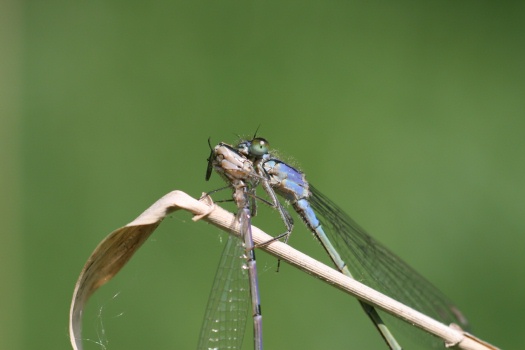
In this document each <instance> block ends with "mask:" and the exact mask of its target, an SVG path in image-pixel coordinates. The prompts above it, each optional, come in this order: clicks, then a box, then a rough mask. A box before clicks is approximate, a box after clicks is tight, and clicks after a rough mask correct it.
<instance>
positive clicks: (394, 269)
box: [310, 185, 468, 329]
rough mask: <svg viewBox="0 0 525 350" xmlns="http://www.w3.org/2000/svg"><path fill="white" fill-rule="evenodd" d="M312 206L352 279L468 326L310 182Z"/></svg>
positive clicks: (420, 278)
mask: <svg viewBox="0 0 525 350" xmlns="http://www.w3.org/2000/svg"><path fill="white" fill-rule="evenodd" d="M310 190H311V191H312V197H311V204H312V209H313V210H314V211H315V212H316V213H317V215H318V219H319V220H320V222H321V224H322V227H323V228H324V231H325V232H326V234H327V236H328V238H329V239H330V240H331V241H332V244H333V245H334V246H335V248H336V250H337V251H338V252H339V254H340V255H341V258H342V259H343V260H344V261H345V262H346V263H347V265H348V268H349V269H350V271H351V272H352V274H353V276H354V278H355V279H356V280H358V281H360V282H362V283H364V284H366V285H368V286H370V287H372V288H374V289H376V290H378V291H380V292H382V293H384V294H386V295H388V296H390V297H392V298H394V299H396V300H397V301H400V302H402V303H403V304H406V305H408V306H410V307H412V308H413V309H416V310H418V311H420V312H422V313H424V314H426V315H428V316H430V317H432V318H435V319H436V320H439V321H441V322H443V323H445V324H450V323H455V324H457V325H459V326H461V328H463V329H468V321H467V319H466V318H465V317H464V316H463V315H462V314H461V312H460V311H459V309H458V308H457V307H456V306H455V305H454V304H453V303H452V302H451V301H450V300H449V299H448V298H447V297H446V296H445V295H444V294H443V293H442V292H440V291H439V290H438V289H437V288H436V287H435V286H433V285H432V284H431V283H430V282H428V281H427V280H426V279H425V278H424V277H423V276H421V275H420V274H419V273H417V272H416V271H415V270H414V269H413V268H412V267H410V266H409V265H408V264H406V263H405V262H404V261H403V260H401V259H400V258H398V257H397V256H396V255H395V254H394V253H392V252H391V251H390V250H388V249H387V248H386V247H384V246H383V245H381V244H380V243H379V242H377V241H376V240H375V239H373V238H372V237H371V236H370V235H369V234H368V233H366V231H365V230H364V229H362V228H361V227H359V225H358V224H357V223H356V222H354V221H353V220H352V219H351V218H350V217H349V216H348V215H347V214H345V213H344V212H343V211H342V210H341V209H340V208H339V207H338V206H337V205H336V204H334V203H333V202H332V201H331V200H330V199H328V198H327V197H326V196H324V195H323V194H321V193H320V192H319V191H318V190H317V189H315V188H313V187H312V186H311V185H310Z"/></svg>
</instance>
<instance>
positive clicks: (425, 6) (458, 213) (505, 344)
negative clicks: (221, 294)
mask: <svg viewBox="0 0 525 350" xmlns="http://www.w3.org/2000/svg"><path fill="white" fill-rule="evenodd" d="M0 7H1V8H0V13H2V20H1V21H0V23H1V29H2V30H0V32H1V33H2V34H0V38H1V40H2V42H1V47H2V51H3V52H2V57H3V58H2V59H1V60H0V72H1V76H2V77H3V78H1V79H0V80H1V81H0V88H1V91H2V94H1V95H2V97H1V98H2V101H0V102H1V103H0V104H1V105H2V112H0V117H1V124H0V133H1V134H0V139H1V151H0V154H1V164H2V171H1V172H0V173H1V178H2V182H1V183H2V187H1V188H2V196H1V197H2V223H3V229H2V244H1V248H0V252H1V256H2V264H1V267H0V271H1V276H0V277H1V279H2V283H1V286H2V287H1V288H2V290H1V295H2V298H1V300H2V301H1V305H2V306H1V307H2V310H0V322H1V327H0V331H1V333H0V348H1V349H69V348H70V346H69V339H68V334H67V318H68V310H69V304H70V298H71V295H72V292H73V287H74V284H75V281H76V279H77V277H78V274H79V272H80V270H81V268H82V266H83V264H84V263H85V261H86V259H87V258H88V256H89V254H90V253H91V252H92V250H93V249H94V248H95V246H96V245H97V244H98V242H99V241H101V240H102V239H103V238H104V237H105V236H106V235H107V234H109V233H110V232H111V231H113V230H114V229H116V228H118V227H120V226H123V225H124V224H126V223H128V222H129V221H131V220H132V219H134V218H135V217H136V216H137V215H138V214H140V213H141V212H142V211H143V210H144V209H146V208H147V207H148V206H149V205H150V204H152V203H153V202H154V201H155V200H156V199H158V198H159V197H161V196H162V195H164V194H165V193H167V192H169V191H171V190H174V189H180V190H183V191H186V192H187V193H189V194H191V195H193V196H199V195H200V193H201V192H202V191H210V190H213V189H216V188H218V187H220V186H222V185H223V183H222V182H221V180H220V179H219V178H218V176H213V178H212V181H211V182H209V183H207V182H205V180H204V175H205V169H206V158H207V156H208V154H209V148H208V145H207V138H208V137H210V136H211V138H212V142H213V143H217V142H219V141H226V142H235V141H236V139H237V136H236V135H244V136H249V135H252V134H253V132H254V131H255V129H256V128H257V127H258V126H259V125H260V129H259V135H261V136H263V137H265V138H267V139H268V140H269V141H270V143H271V144H272V145H273V146H274V147H275V148H277V149H278V150H279V151H280V153H281V154H282V155H284V156H285V159H288V160H292V161H293V162H295V164H298V165H300V167H301V169H302V170H304V171H305V172H307V174H308V177H309V180H310V181H311V182H312V183H314V184H315V185H316V186H317V187H318V188H319V189H321V191H322V192H324V193H325V194H327V195H328V196H329V197H330V198H332V199H333V200H334V201H335V202H337V203H338V204H340V206H341V207H342V208H344V209H345V210H346V211H347V212H348V213H349V214H350V215H351V216H352V217H353V218H354V219H356V220H357V221H358V222H359V223H360V224H361V225H362V226H364V227H365V228H367V229H368V230H369V231H370V232H372V233H373V234H374V236H375V237H376V238H377V239H378V240H380V241H381V242H383V243H384V244H385V245H387V246H388V247H390V248H391V249H392V250H393V251H395V252H396V253H397V254H398V255H400V256H401V257H402V258H403V259H404V260H406V261H407V262H408V263H410V264H411V265H413V266H414V267H416V268H417V269H418V270H419V271H420V272H421V273H422V274H423V275H424V276H426V277H427V278H428V279H429V280H431V281H432V282H433V283H434V284H436V285H437V286H439V288H440V289H442V290H443V291H444V292H445V293H446V294H447V295H449V296H450V298H451V299H453V300H454V301H455V302H456V303H457V304H458V305H459V306H460V307H461V309H462V311H463V312H464V313H465V314H466V315H467V316H468V318H469V319H470V321H471V323H472V326H473V332H474V333H475V334H476V335H478V336H479V337H482V338H483V339H485V340H487V341H489V342H492V343H494V344H495V345H497V346H500V347H502V348H505V349H516V348H520V347H523V344H524V341H523V339H522V337H523V336H522V334H521V332H522V330H523V328H524V326H525V322H524V318H523V314H524V312H525V303H524V302H523V294H524V293H523V291H524V287H523V286H524V284H523V281H522V278H523V276H524V275H525V261H524V257H523V252H524V247H525V236H524V232H525V218H524V208H525V162H524V159H525V158H524V151H525V133H524V131H525V113H524V111H525V96H524V92H525V65H524V62H525V47H524V43H525V38H524V36H525V5H524V3H523V2H513V1H507V2H502V3H491V2H481V3H480V2H479V1H463V2H458V1H440V2H421V1H395V2H383V3H364V2H350V1H333V2H309V3H305V2H301V1H220V2H217V1H197V2H181V1H157V2H144V1H114V0H109V1H107V0H106V1H99V0H91V1H52V0H51V1H45V2H42V1H22V2H19V1H12V0H11V1H10V0H6V1H4V2H2V4H1V5H0ZM221 196H222V197H221ZM227 197H228V194H227V193H226V192H224V193H218V194H216V196H215V198H216V199H221V198H227ZM255 224H256V225H259V226H261V227H263V228H265V229H267V230H268V231H269V232H274V233H277V232H281V231H282V229H283V227H282V224H281V223H280V222H279V218H278V216H277V214H276V213H274V212H272V211H270V210H265V211H263V212H261V213H260V216H259V217H257V218H256V219H255ZM224 238H225V237H224V235H222V234H221V233H220V232H219V231H218V230H217V229H215V228H212V227H211V226H209V225H207V224H205V223H203V222H200V223H196V224H195V223H192V222H191V220H190V216H189V215H188V214H185V213H177V214H176V215H173V216H171V218H170V219H167V220H166V221H165V222H164V223H163V224H162V225H161V227H160V228H159V230H158V232H156V233H155V234H154V235H153V236H152V238H151V239H150V240H149V241H148V242H147V243H146V244H145V246H144V247H143V248H142V249H141V250H140V251H139V252H138V254H137V255H136V256H135V257H134V259H133V260H132V261H131V262H130V264H129V265H128V266H126V267H125V268H124V270H123V271H122V272H121V274H119V275H118V276H117V277H116V278H115V280H113V281H112V282H110V283H109V284H108V285H106V286H104V287H103V288H102V289H101V290H100V291H99V292H97V294H95V295H94V297H93V298H92V299H91V301H90V303H89V305H88V307H87V310H86V313H85V321H84V337H85V341H84V344H85V348H86V349H193V348H195V346H196V343H197V337H198V333H199V328H200V324H201V321H202V316H203V314H204V308H205V306H206V301H207V297H208V293H209V288H210V287H211V283H212V280H213V277H214V274H215V268H216V264H217V262H218V259H219V256H220V253H221V250H222V246H223V245H222V243H221V239H222V242H224ZM291 245H293V246H294V247H297V248H298V249H300V250H304V251H306V252H308V253H310V254H312V255H313V256H315V257H317V258H319V259H322V260H323V261H326V258H325V257H324V255H325V254H324V251H323V250H322V249H321V248H320V247H319V245H318V244H317V243H316V242H315V241H314V239H313V238H312V236H311V234H310V233H309V232H308V231H306V229H304V228H303V227H302V225H301V224H300V222H299V221H298V225H297V229H296V231H295V233H294V235H293V236H292V240H291ZM258 263H259V266H260V267H259V270H260V275H261V293H262V301H263V315H264V327H265V342H266V346H267V348H268V349H348V348H354V349H363V348H367V349H383V345H382V343H381V340H380V339H378V336H377V335H376V334H375V333H374V330H373V328H372V326H371V325H370V324H369V321H368V320H367V319H366V318H365V316H364V315H363V314H362V312H361V311H360V309H359V307H358V305H357V303H356V302H354V301H353V299H351V298H350V297H349V296H347V295H345V294H343V293H342V292H339V291H338V290H335V289H333V288H330V287H328V286H327V285H325V284H323V283H321V282H319V281H317V280H315V279H313V278H311V277H309V276H307V275H305V274H302V273H299V272H297V271H295V270H294V269H292V268H290V267H287V266H284V267H283V268H282V269H281V271H280V272H279V273H275V266H276V261H275V259H273V258H271V257H269V256H267V255H266V254H264V253H259V254H258ZM249 334H250V333H248V335H249ZM244 345H245V346H244V348H245V349H250V348H251V343H250V341H249V340H248V339H246V340H245V343H244Z"/></svg>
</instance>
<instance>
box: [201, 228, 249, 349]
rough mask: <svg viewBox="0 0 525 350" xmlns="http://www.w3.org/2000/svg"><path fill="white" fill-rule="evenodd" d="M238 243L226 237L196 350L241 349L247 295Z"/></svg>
mask: <svg viewBox="0 0 525 350" xmlns="http://www.w3.org/2000/svg"><path fill="white" fill-rule="evenodd" d="M245 261H246V260H245V258H244V247H243V245H242V241H241V240H240V239H238V238H236V237H234V236H231V235H229V236H228V242H227V243H226V246H225V247H224V251H223V253H222V256H221V260H220V262H219V267H218V269H217V273H216V275H215V281H214V282H213V287H212V290H211V293H210V297H209V299H208V305H207V307H206V314H205V316H204V321H203V325H202V328H201V334H200V337H199V345H198V347H197V349H198V350H211V349H214V350H215V349H220V350H223V349H241V346H242V340H243V337H244V333H245V327H246V320H247V315H248V309H249V307H250V305H251V304H250V295H249V289H248V288H249V287H248V286H249V285H248V273H247V271H246V269H244V268H243V264H244V262H245Z"/></svg>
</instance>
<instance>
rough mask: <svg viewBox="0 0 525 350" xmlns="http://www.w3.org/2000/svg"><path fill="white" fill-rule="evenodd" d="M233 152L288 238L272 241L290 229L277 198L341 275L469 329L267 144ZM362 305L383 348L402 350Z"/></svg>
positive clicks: (244, 144) (246, 144)
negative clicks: (249, 167)
mask: <svg viewBox="0 0 525 350" xmlns="http://www.w3.org/2000/svg"><path fill="white" fill-rule="evenodd" d="M237 151H238V152H239V153H240V154H242V155H243V156H245V157H246V158H247V159H248V160H250V161H251V162H253V168H254V170H255V172H256V174H257V175H258V176H259V178H258V182H257V183H260V184H261V185H262V186H263V188H264V190H265V191H266V193H267V194H268V196H269V197H270V200H271V203H272V204H273V206H274V207H275V208H276V209H277V210H278V211H279V213H280V215H281V218H282V219H283V221H284V223H285V226H286V229H287V231H286V233H285V234H282V235H279V236H277V237H276V239H278V238H284V239H285V241H286V240H287V239H288V237H289V235H290V233H291V231H292V228H293V222H292V221H291V219H290V215H289V214H288V213H287V212H286V209H285V208H284V207H283V205H282V204H281V203H280V202H279V200H278V198H277V195H279V196H281V197H283V198H284V199H285V200H286V201H287V202H289V203H291V205H292V206H293V208H294V210H295V211H296V212H297V214H298V215H299V216H300V217H301V219H302V220H303V221H304V223H305V224H306V226H307V227H308V229H309V230H310V231H312V233H313V234H314V235H315V237H316V238H317V239H318V240H319V241H320V242H321V244H322V246H323V247H324V249H325V250H326V251H327V253H328V254H329V256H330V258H331V260H332V261H333V263H334V264H335V266H336V267H337V268H338V269H339V271H341V272H342V273H344V274H345V275H348V276H349V277H352V278H355V279H357V280H359V281H360V282H362V283H364V284H366V285H368V286H370V287H372V288H374V289H376V290H378V291H380V292H382V293H384V294H386V295H388V296H390V297H392V298H394V299H396V300H398V301H400V302H402V303H404V304H406V305H408V306H410V307H412V308H414V309H416V310H418V311H420V312H422V313H424V314H426V315H428V316H430V317H432V318H434V319H436V320H438V321H441V322H443V323H445V324H455V325H458V326H460V327H461V328H463V329H465V328H468V322H467V320H466V318H465V317H464V316H463V315H462V314H461V312H460V311H459V309H458V308H457V307H456V306H455V305H454V304H453V303H452V302H451V301H450V300H449V299H448V298H447V297H446V296H445V295H444V294H443V293H442V292H440V291H439V290H438V289H437V288H436V287H434V286H433V285H432V284H431V283H430V282H428V281H427V280H426V279H425V278H424V277H422V276H421V275H420V274H419V273H417V272H416V271H415V270H414V269H413V268H412V267H410V266H409V265H408V264H406V263H405V262H404V261H403V260H401V259H400V258H398V257H397V256H396V255H395V254H393V253H392V252H390V250H388V249H387V248H385V247H384V246H383V245H381V244H380V243H379V242H377V241H376V240H375V239H373V238H372V237H371V236H370V235H369V234H368V233H367V232H366V231H365V230H364V229H363V228H361V227H360V226H359V225H358V224H357V223H355V222H354V221H353V220H352V219H351V218H350V217H349V216H348V215H347V214H345V212H344V211H343V210H342V209H341V208H339V207H338V206H337V205H336V204H334V203H333V202H332V201H331V200H330V199H328V198H327V197H326V196H324V195H323V194H321V192H319V191H318V190H317V189H316V188H314V187H313V186H311V185H310V184H309V183H308V182H307V181H306V177H305V175H304V173H302V172H300V171H299V170H297V169H295V168H294V167H292V166H290V165H288V164H286V163H285V162H283V161H282V160H280V159H278V158H277V157H274V156H272V155H271V153H270V151H269V146H268V142H267V141H266V140H265V139H263V138H253V139H252V140H245V141H241V142H240V143H239V144H238V145H237ZM250 176H251V177H253V175H250ZM350 271H351V272H350ZM361 305H362V306H363V308H364V310H365V311H366V313H367V314H368V315H369V316H370V318H371V320H372V322H373V323H374V325H375V326H376V327H377V329H378V330H379V331H380V333H381V335H382V336H383V338H384V339H385V341H386V342H387V345H388V346H389V347H390V348H391V349H400V348H401V347H400V346H399V344H398V343H397V341H396V339H395V338H394V337H393V335H392V334H391V332H390V329H389V328H388V327H387V326H386V325H385V324H384V322H383V320H382V319H381V317H380V316H379V314H378V313H377V312H376V310H375V309H374V308H373V307H371V306H369V305H367V304H365V303H363V302H361ZM438 344H439V343H438Z"/></svg>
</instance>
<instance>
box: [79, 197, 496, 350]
mask: <svg viewBox="0 0 525 350" xmlns="http://www.w3.org/2000/svg"><path fill="white" fill-rule="evenodd" d="M205 202H207V203H205ZM178 209H184V210H187V211H189V212H191V213H192V214H194V215H195V216H194V217H193V220H194V221H196V220H199V219H204V220H206V221H207V222H209V223H211V224H212V225H215V226H217V227H219V228H220V229H222V230H225V231H227V232H230V233H232V234H235V235H237V236H239V235H240V232H241V230H240V227H239V225H238V222H237V221H236V220H234V218H235V216H234V215H233V214H232V213H229V212H228V211H226V210H224V209H222V208H220V207H219V206H215V205H213V204H212V203H211V200H210V199H209V198H208V197H206V201H198V200H196V199H194V198H192V197H190V196H188V195H187V194H186V193H184V192H181V191H173V192H170V193H168V194H167V195H165V196H164V197H162V198H161V199H159V200H158V201H157V202H155V203H154V204H153V205H152V206H151V207H150V208H148V209H147V210H146V211H145V212H144V213H142V214H141V215H140V216H139V217H138V218H136V219H135V220H134V221H132V222H131V223H129V224H128V225H126V226H124V227H122V228H120V229H118V230H116V231H114V232H112V233H111V234H110V235H109V236H108V237H106V238H105V239H104V240H103V241H102V242H101V243H100V244H99V245H98V246H97V248H96V249H95V251H94V252H93V253H92V254H91V256H90V257H89V259H88V261H87V263H86V264H85V266H84V268H83V269H82V272H81V273H80V276H79V278H78V281H77V284H76V286H75V291H74V293H73V301H72V303H71V309H70V314H69V332H70V334H69V335H70V339H71V344H72V346H73V349H74V350H82V341H81V340H82V339H81V328H82V319H81V317H82V310H83V308H84V306H85V304H86V303H87V301H88V299H89V297H90V296H91V295H92V294H93V293H94V292H95V290H96V289H97V288H99V287H100V286H101V285H103V284H104V283H106V282H108V281H109V280H110V279H111V278H112V277H113V276H115V274H116V273H118V271H119V270H120V269H121V268H122V267H123V266H124V265H125V264H126V262H127V261H128V260H129V259H130V258H131V257H132V256H133V254H134V253H135V252H136V251H137V249H138V248H139V247H140V246H141V245H142V243H144V241H145V240H146V239H147V238H148V237H149V236H150V235H151V234H152V233H153V231H154V230H155V229H156V228H157V226H158V225H159V224H160V222H161V221H162V220H163V219H164V218H165V217H166V215H168V214H169V213H171V212H173V211H175V210H178ZM232 223H234V225H233V226H232ZM252 235H253V241H254V243H255V244H263V243H265V242H268V241H269V240H270V239H271V238H273V237H271V236H269V235H267V234H266V233H264V232H263V231H261V230H260V229H258V228H257V227H254V226H252ZM260 249H262V250H265V251H266V252H268V253H270V254H272V255H274V256H275V257H277V258H279V259H280V260H283V261H286V262H288V263H289V264H290V265H292V266H294V267H297V268H299V269H300V270H301V271H303V272H306V273H308V274H311V275H314V276H316V277H317V278H319V279H320V280H322V281H324V282H326V283H328V284H330V285H332V286H334V287H336V288H338V289H340V290H342V291H344V292H346V293H348V294H351V295H353V296H354V297H357V298H358V299H360V300H362V301H364V302H366V303H367V304H370V305H373V306H374V307H377V308H379V309H381V310H384V311H386V312H388V313H390V314H392V315H394V316H396V317H399V318H401V319H403V320H405V321H406V322H408V323H410V324H412V325H414V326H416V327H419V328H421V329H423V330H425V331H426V332H428V333H431V334H433V335H435V336H437V337H439V338H441V339H443V341H444V343H445V344H446V345H447V347H455V348H459V349H467V350H482V349H483V350H495V349H498V348H497V347H495V346H493V345H491V344H488V343H486V342H484V341H483V340H481V339H479V338H476V337H474V336H473V335H471V334H468V333H466V332H464V331H462V330H461V329H457V328H456V327H454V326H453V325H452V326H448V325H444V324H442V323H440V322H438V321H436V320H434V319H432V318H430V317H428V316H426V315H423V314H421V313H420V312H418V311H416V310H413V309H411V308H409V307H408V306H406V305H404V304H401V303H400V302H398V301H396V300H394V299H392V298H390V297H388V296H386V295H384V294H381V293H379V292H377V291H375V290H374V289H372V288H370V287H368V286H366V285H363V284H361V283H359V282H358V281H356V280H354V279H352V278H350V277H348V276H345V275H343V274H342V273H340V272H339V271H336V270H334V269H333V268H331V267H329V266H327V265H325V264H322V263H320V262H319V261H317V260H315V259H313V258H311V257H310V256H308V255H306V254H303V253H301V252H299V251H297V250H295V249H294V248H292V247H290V246H289V245H287V244H284V243H282V242H280V241H274V242H272V243H271V244H268V245H263V246H261V248H260Z"/></svg>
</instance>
